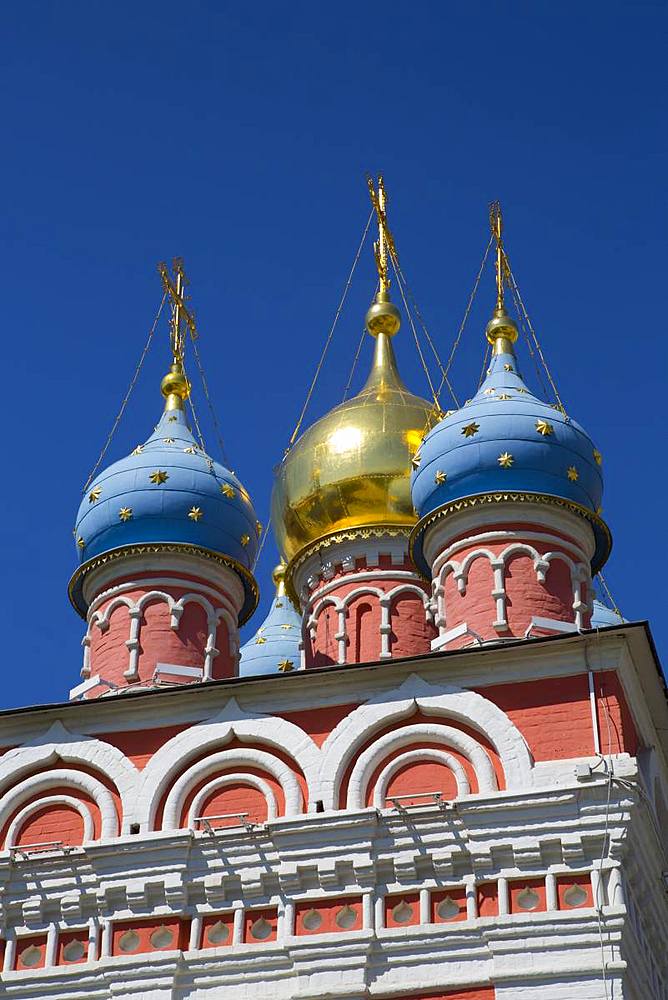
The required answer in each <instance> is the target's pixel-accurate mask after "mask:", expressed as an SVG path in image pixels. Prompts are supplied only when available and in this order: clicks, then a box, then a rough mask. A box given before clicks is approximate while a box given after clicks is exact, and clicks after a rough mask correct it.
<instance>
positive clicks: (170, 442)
mask: <svg viewBox="0 0 668 1000" xmlns="http://www.w3.org/2000/svg"><path fill="white" fill-rule="evenodd" d="M175 440H176V439H175V438H163V439H162V442H163V444H174V441H175Z"/></svg>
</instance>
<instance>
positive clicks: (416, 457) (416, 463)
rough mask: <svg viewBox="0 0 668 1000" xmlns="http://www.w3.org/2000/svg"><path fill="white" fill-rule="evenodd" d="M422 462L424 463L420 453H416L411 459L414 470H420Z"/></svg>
mask: <svg viewBox="0 0 668 1000" xmlns="http://www.w3.org/2000/svg"><path fill="white" fill-rule="evenodd" d="M421 461H422V455H421V454H420V452H419V451H416V452H415V454H414V455H413V457H412V459H411V465H412V466H413V468H414V469H419V468H420V462H421Z"/></svg>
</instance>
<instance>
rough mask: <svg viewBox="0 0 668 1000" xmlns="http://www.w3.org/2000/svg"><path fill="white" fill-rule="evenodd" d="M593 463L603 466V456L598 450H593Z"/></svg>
mask: <svg viewBox="0 0 668 1000" xmlns="http://www.w3.org/2000/svg"><path fill="white" fill-rule="evenodd" d="M594 461H595V462H596V464H597V465H603V455H601V453H600V451H599V450H598V448H594Z"/></svg>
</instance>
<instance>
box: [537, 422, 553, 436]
mask: <svg viewBox="0 0 668 1000" xmlns="http://www.w3.org/2000/svg"><path fill="white" fill-rule="evenodd" d="M536 430H537V431H538V433H539V434H542V435H543V437H549V436H550V434H554V427H553V426H552V424H551V423H550V422H549V420H537V421H536Z"/></svg>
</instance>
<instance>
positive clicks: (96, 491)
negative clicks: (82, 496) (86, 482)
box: [88, 486, 102, 503]
mask: <svg viewBox="0 0 668 1000" xmlns="http://www.w3.org/2000/svg"><path fill="white" fill-rule="evenodd" d="M101 496H102V487H101V486H94V487H93V489H92V490H91V491H90V493H89V494H88V503H95V502H96V501H97V500H99V499H100V497H101Z"/></svg>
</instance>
